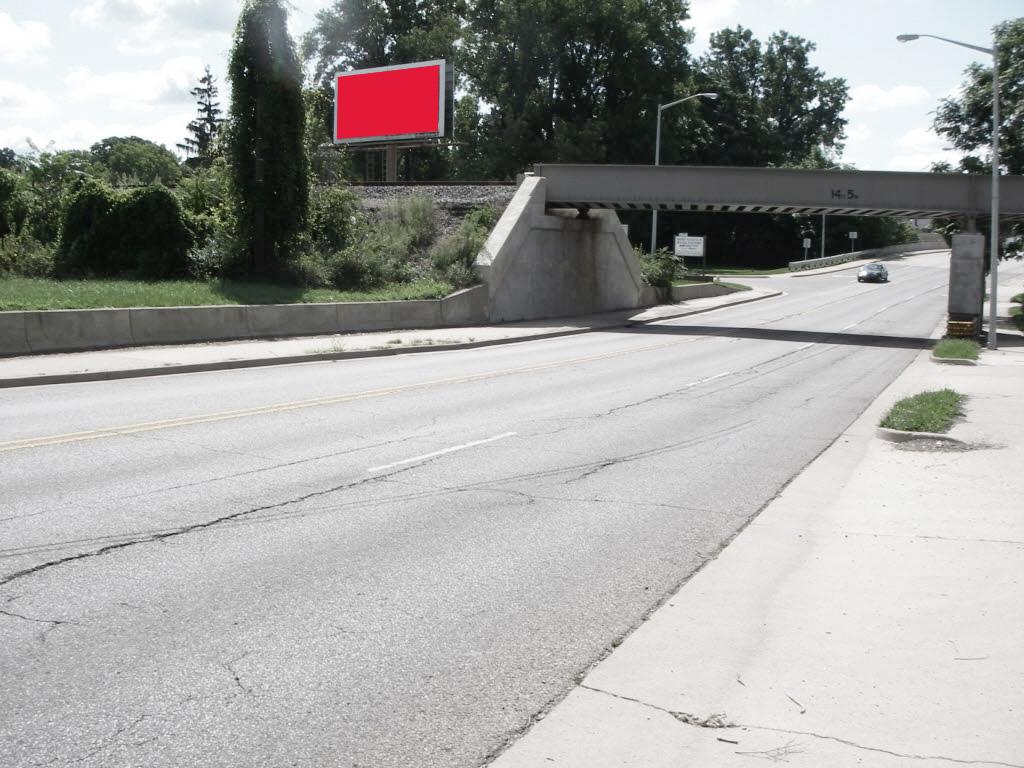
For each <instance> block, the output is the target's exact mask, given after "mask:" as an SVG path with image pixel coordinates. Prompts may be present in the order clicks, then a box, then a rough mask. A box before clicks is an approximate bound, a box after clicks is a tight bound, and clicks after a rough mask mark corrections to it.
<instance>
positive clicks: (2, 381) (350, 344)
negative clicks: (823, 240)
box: [0, 289, 779, 388]
mask: <svg viewBox="0 0 1024 768" xmlns="http://www.w3.org/2000/svg"><path fill="white" fill-rule="evenodd" d="M778 295H779V291H774V290H759V289H752V290H749V291H741V292H738V293H732V294H728V295H726V296H716V297H713V298H707V299H690V300H687V301H683V302H679V303H678V304H662V305H659V306H656V307H650V308H648V309H644V310H635V309H631V310H622V311H618V312H604V313H602V314H599V315H589V316H585V317H574V318H558V319H555V320H535V321H530V322H522V323H505V324H501V325H489V326H481V327H472V328H433V329H430V330H398V331H382V332H379V333H353V334H336V335H329V336H305V337H300V338H286V339H270V340H266V339H262V340H254V341H229V342H218V343H208V344H187V345H179V346H161V347H131V348H127V349H105V350H97V351H94V352H69V353H65V354H49V355H25V356H20V357H6V358H0V388H4V387H24V386H32V385H36V384H61V383H69V382H79V381H104V380H109V379H121V378H133V377H140V376H160V375H164V374H170V373H194V372H197V371H212V370H224V369H228V368H251V367H257V366H266V365H287V364H293V363H307V362H315V361H322V360H344V359H347V358H353V357H374V356H383V355H395V354H403V353H409V352H426V351H430V350H434V351H437V350H445V349H466V348H471V347H483V346H490V345H493V344H504V343H509V342H515V341H527V340H529V339H539V338H550V337H553V336H568V335H571V334H576V333H587V332H588V331H594V330H600V329H602V328H612V327H617V326H619V327H621V326H626V325H637V324H643V323H650V322H654V321H657V320H665V319H668V318H672V317H684V316H686V315H692V314H698V313H701V312H708V311H710V310H712V309H718V308H719V307H726V306H734V305H737V304H745V303H748V302H751V301H758V300H760V299H766V298H771V297H773V296H778Z"/></svg>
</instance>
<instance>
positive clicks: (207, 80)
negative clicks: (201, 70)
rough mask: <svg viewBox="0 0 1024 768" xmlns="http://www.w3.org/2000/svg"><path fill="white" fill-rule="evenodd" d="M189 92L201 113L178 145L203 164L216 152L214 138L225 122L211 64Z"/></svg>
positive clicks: (188, 127)
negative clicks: (186, 136)
mask: <svg viewBox="0 0 1024 768" xmlns="http://www.w3.org/2000/svg"><path fill="white" fill-rule="evenodd" d="M189 93H191V94H192V96H194V97H195V100H196V110H197V111H198V113H199V114H198V115H197V117H196V119H195V120H193V121H192V122H190V123H189V124H188V126H187V130H188V132H189V133H190V134H191V136H189V137H188V138H186V139H185V141H184V142H183V143H182V144H178V145H177V147H178V149H180V150H181V151H182V152H184V153H185V156H186V157H187V158H195V159H197V160H199V161H200V163H201V164H207V163H209V162H210V161H211V160H213V157H214V155H215V154H216V153H215V149H214V147H215V144H214V139H216V138H217V131H218V130H219V129H220V124H221V123H223V122H224V120H223V119H222V118H221V117H220V114H221V110H220V102H218V101H217V81H216V79H215V78H214V76H213V73H212V72H210V67H209V65H207V67H206V73H205V74H204V75H203V76H202V77H201V78H199V85H197V86H196V87H195V88H193V89H192V90H191V91H189Z"/></svg>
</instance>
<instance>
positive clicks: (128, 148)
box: [89, 136, 181, 186]
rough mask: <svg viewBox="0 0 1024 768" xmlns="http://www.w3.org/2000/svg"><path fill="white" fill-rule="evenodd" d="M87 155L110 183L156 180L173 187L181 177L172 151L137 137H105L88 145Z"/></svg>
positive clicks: (149, 182)
mask: <svg viewBox="0 0 1024 768" xmlns="http://www.w3.org/2000/svg"><path fill="white" fill-rule="evenodd" d="M89 155H90V156H91V157H92V159H93V161H94V162H95V164H96V165H97V166H99V167H100V168H102V169H103V170H104V172H105V174H104V175H105V176H106V178H107V181H109V182H110V183H111V184H123V183H125V182H127V183H131V184H136V185H138V184H152V183H153V182H156V181H159V182H161V183H163V184H166V185H167V186H174V185H175V184H177V183H178V180H179V179H180V178H181V166H179V165H178V158H177V157H175V156H174V153H173V152H171V151H170V150H169V149H167V148H166V147H164V146H162V145H160V144H155V143H154V142H152V141H148V140H147V139H140V138H139V137H138V136H108V137H107V138H105V139H102V140H101V141H97V142H96V143H95V144H93V145H92V146H91V147H89Z"/></svg>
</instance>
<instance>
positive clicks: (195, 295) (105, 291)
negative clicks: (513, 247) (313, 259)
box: [0, 277, 452, 311]
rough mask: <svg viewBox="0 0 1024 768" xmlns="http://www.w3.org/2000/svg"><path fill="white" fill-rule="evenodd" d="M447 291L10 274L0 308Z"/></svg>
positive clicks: (427, 295) (426, 285)
mask: <svg viewBox="0 0 1024 768" xmlns="http://www.w3.org/2000/svg"><path fill="white" fill-rule="evenodd" d="M451 292H452V286H451V284H449V283H446V282H444V281H440V280H434V279H430V278H425V279H421V280H415V281H413V282H409V283H399V284H393V285H385V286H383V287H381V288H376V289H368V290H365V291H341V290H336V289H332V288H309V287H305V286H301V285H282V284H274V283H250V282H237V281H232V280H210V281H199V280H166V281H159V282H146V281H139V280H52V279H44V278H29V277H12V278H7V279H5V280H0V311H14V310H19V311H29V310H43V309H116V308H123V307H196V306H204V305H211V304H313V303H317V302H345V301H399V300H410V299H439V298H442V297H444V296H447V295H448V294H449V293H451Z"/></svg>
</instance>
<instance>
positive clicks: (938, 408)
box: [882, 389, 965, 432]
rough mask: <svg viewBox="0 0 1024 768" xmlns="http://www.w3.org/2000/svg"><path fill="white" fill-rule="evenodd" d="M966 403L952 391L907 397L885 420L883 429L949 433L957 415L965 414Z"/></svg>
mask: <svg viewBox="0 0 1024 768" xmlns="http://www.w3.org/2000/svg"><path fill="white" fill-rule="evenodd" d="M964 400H965V398H964V396H963V395H961V394H960V393H959V392H954V391H953V390H951V389H940V390H937V391H934V392H922V393H921V394H919V395H914V396H913V397H905V398H903V399H902V400H900V401H899V402H898V403H896V405H894V406H893V407H892V409H891V410H890V411H889V413H887V414H886V416H885V418H884V419H882V426H883V427H886V428H887V429H899V430H902V431H904V432H947V431H948V430H949V428H950V427H951V426H953V422H954V421H955V420H956V418H957V416H962V415H963V413H962V412H961V410H960V408H961V406H962V405H963V403H964Z"/></svg>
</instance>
